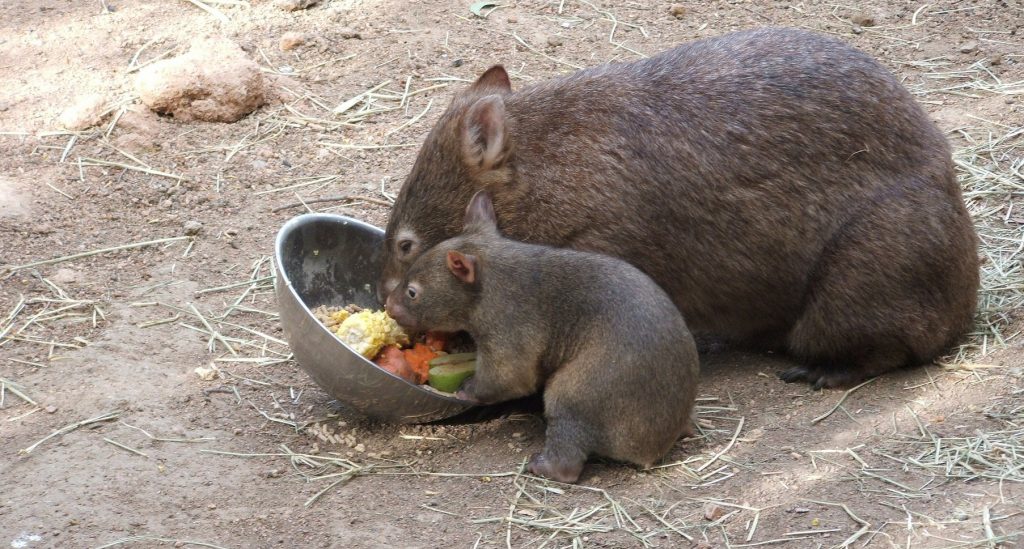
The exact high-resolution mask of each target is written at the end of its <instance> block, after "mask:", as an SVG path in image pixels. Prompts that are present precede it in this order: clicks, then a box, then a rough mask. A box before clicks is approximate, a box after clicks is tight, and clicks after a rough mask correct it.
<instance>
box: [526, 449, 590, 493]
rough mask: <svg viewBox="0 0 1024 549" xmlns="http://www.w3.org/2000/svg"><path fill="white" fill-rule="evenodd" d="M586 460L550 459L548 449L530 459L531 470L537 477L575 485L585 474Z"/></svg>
mask: <svg viewBox="0 0 1024 549" xmlns="http://www.w3.org/2000/svg"><path fill="white" fill-rule="evenodd" d="M584 463H586V462H585V460H584V459H579V458H566V457H563V456H556V457H549V456H548V455H547V449H546V448H545V450H544V452H541V453H539V454H534V455H533V457H532V458H530V464H529V466H528V467H529V470H530V472H531V473H533V474H535V475H540V476H542V477H544V478H549V479H551V480H557V481H558V482H564V483H566V484H573V483H575V482H576V481H577V480H579V478H580V473H582V472H583V464H584Z"/></svg>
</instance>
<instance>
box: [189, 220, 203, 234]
mask: <svg viewBox="0 0 1024 549" xmlns="http://www.w3.org/2000/svg"><path fill="white" fill-rule="evenodd" d="M202 230H203V224H202V223H200V222H198V221H196V220H194V219H190V220H188V221H186V222H185V235H186V236H195V235H197V234H199V232H200V231H202Z"/></svg>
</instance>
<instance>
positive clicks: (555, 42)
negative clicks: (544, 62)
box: [548, 35, 562, 48]
mask: <svg viewBox="0 0 1024 549" xmlns="http://www.w3.org/2000/svg"><path fill="white" fill-rule="evenodd" d="M548 45H549V46H551V47H552V48H557V47H558V46H561V45H562V39H561V38H559V37H557V36H555V35H551V36H548Z"/></svg>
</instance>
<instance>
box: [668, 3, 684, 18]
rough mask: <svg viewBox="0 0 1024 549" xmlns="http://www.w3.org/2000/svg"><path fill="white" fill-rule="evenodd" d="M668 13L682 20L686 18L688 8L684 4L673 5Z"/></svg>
mask: <svg viewBox="0 0 1024 549" xmlns="http://www.w3.org/2000/svg"><path fill="white" fill-rule="evenodd" d="M668 13H669V15H671V16H672V17H675V18H676V19H682V18H683V17H686V6H684V5H682V4H672V5H671V6H669V8H668Z"/></svg>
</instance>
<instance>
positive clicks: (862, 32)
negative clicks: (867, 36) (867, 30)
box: [850, 25, 864, 34]
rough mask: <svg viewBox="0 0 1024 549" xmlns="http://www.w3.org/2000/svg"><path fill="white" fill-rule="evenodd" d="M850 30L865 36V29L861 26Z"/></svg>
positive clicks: (855, 26)
mask: <svg viewBox="0 0 1024 549" xmlns="http://www.w3.org/2000/svg"><path fill="white" fill-rule="evenodd" d="M850 30H851V31H853V34H864V27H861V26H860V25H854V26H853V28H852V29H850Z"/></svg>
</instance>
